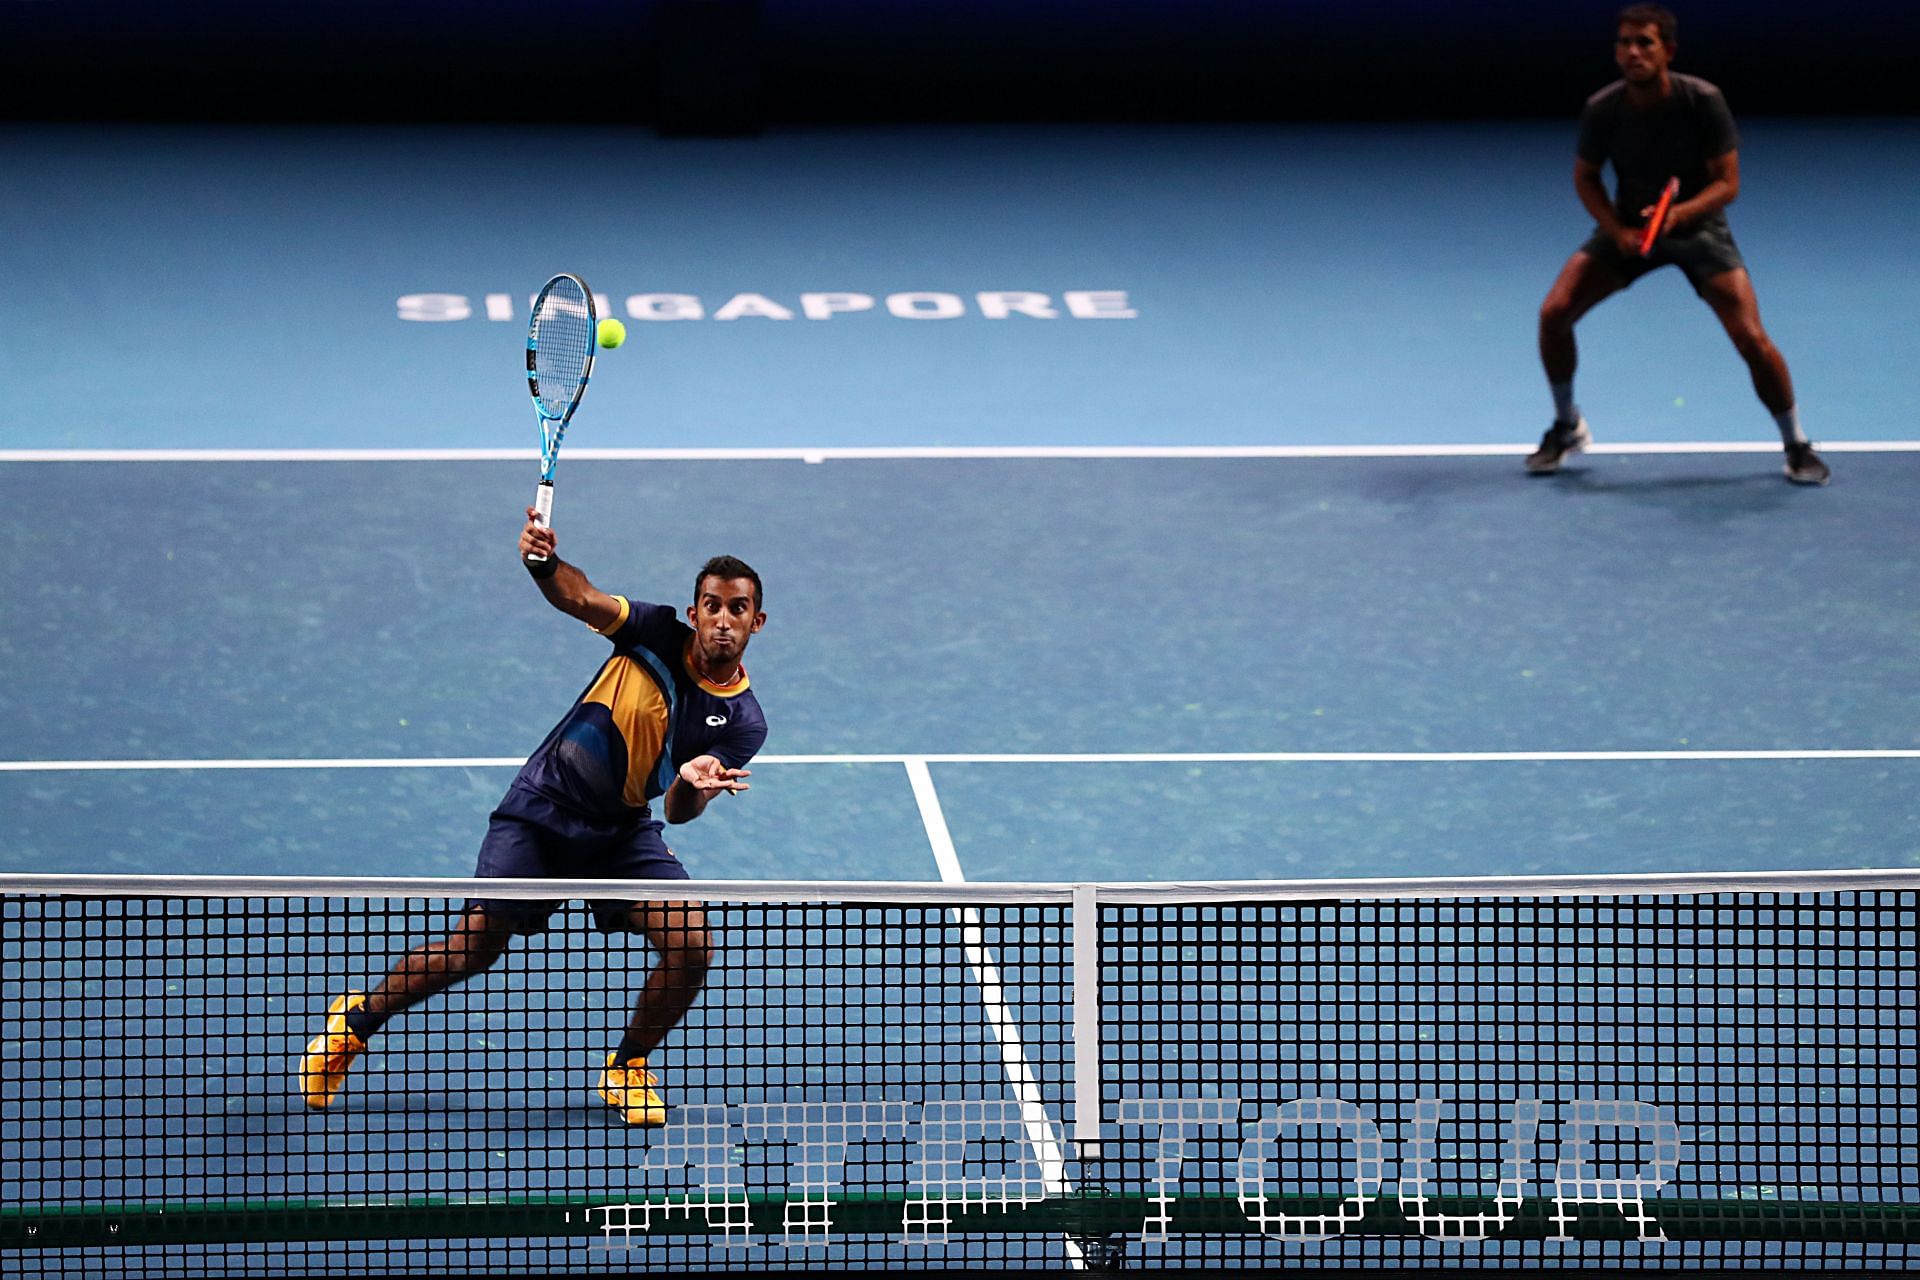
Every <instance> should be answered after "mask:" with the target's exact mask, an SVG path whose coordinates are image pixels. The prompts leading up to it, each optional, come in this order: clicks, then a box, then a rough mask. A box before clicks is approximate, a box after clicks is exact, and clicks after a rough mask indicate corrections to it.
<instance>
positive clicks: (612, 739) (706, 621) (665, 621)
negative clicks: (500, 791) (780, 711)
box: [300, 507, 767, 1126]
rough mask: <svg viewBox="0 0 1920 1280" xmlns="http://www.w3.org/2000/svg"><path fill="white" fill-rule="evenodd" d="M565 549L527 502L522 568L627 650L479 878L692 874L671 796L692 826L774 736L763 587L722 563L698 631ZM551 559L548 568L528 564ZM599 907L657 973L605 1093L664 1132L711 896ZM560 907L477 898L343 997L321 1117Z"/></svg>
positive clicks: (602, 917)
mask: <svg viewBox="0 0 1920 1280" xmlns="http://www.w3.org/2000/svg"><path fill="white" fill-rule="evenodd" d="M554 546H555V540H554V534H553V531H552V530H551V529H548V528H545V527H543V526H542V525H540V524H539V523H538V522H537V521H536V520H535V518H534V511H533V508H531V507H529V508H527V524H526V527H525V528H523V529H522V530H521V531H520V555H521V560H522V563H524V564H526V567H527V569H528V571H529V572H530V573H532V574H533V575H534V579H535V581H536V582H537V583H538V584H539V587H540V591H541V594H543V595H544V596H546V598H547V603H548V604H551V605H552V606H553V607H554V608H556V609H558V610H560V612H562V613H565V614H568V615H569V616H571V617H575V618H578V619H579V620H580V621H582V622H584V623H586V624H587V625H588V626H589V627H592V628H593V629H594V630H595V631H597V632H599V633H600V634H601V635H603V636H605V637H607V639H609V640H611V641H612V642H613V653H612V655H611V656H610V657H608V659H607V660H606V662H605V663H604V664H603V665H602V666H601V668H600V671H599V673H598V674H597V675H596V676H595V677H594V678H593V682H592V683H591V684H589V685H588V686H587V688H586V690H585V691H584V692H583V693H581V695H580V697H579V699H578V700H577V701H576V702H575V703H574V705H573V707H572V709H571V710H569V711H568V712H567V715H566V717H565V718H564V719H562V720H561V721H560V723H559V724H557V725H555V726H554V728H553V731H552V732H551V733H549V734H548V735H547V738H546V741H544V742H542V743H541V744H540V747H539V749H538V750H536V751H535V752H534V753H533V755H532V756H531V757H530V758H529V759H528V760H527V762H526V764H525V765H524V766H522V767H521V769H520V772H519V774H518V775H516V776H515V778H514V780H513V783H512V785H511V786H509V787H508V788H507V794H506V795H505V797H504V798H502V799H501V801H500V804H499V806H498V807H497V808H496V809H495V810H494V811H493V815H492V818H491V820H490V822H489V824H488V827H487V834H486V838H485V839H484V840H483V841H482V842H481V845H480V862H479V866H478V867H477V868H476V869H475V872H474V874H475V875H476V876H483V877H485V876H512V877H519V878H564V877H573V878H580V877H588V878H596V879H650V880H685V879H687V878H688V877H687V871H686V868H685V867H683V866H681V864H680V860H679V859H678V858H676V857H675V856H674V854H673V852H672V851H671V850H670V849H668V848H667V845H666V841H665V840H664V839H663V838H662V836H661V830H662V827H661V823H660V821H659V820H658V819H656V818H655V817H654V816H653V812H652V809H651V803H652V802H653V801H654V800H656V799H657V800H660V801H661V806H660V807H661V813H662V815H663V816H664V817H665V818H666V820H667V821H668V822H670V823H682V822H691V821H693V820H694V819H695V818H697V817H699V816H700V815H701V813H702V812H704V811H705V809H706V807H707V805H708V803H709V802H710V801H712V799H713V798H714V797H715V796H718V795H721V794H723V793H725V792H732V791H745V790H747V787H748V784H747V782H746V778H747V776H748V773H747V769H746V767H745V766H746V764H747V762H748V761H749V760H751V759H752V758H753V755H754V753H755V752H757V751H758V750H759V749H760V746H761V744H762V743H763V742H765V741H766V737H767V724H766V720H765V718H764V717H763V716H762V715H761V712H760V704H759V702H758V701H757V700H756V699H755V697H754V695H753V692H752V690H751V689H750V687H749V682H748V679H747V669H746V668H745V667H744V666H742V665H741V659H742V657H743V656H744V655H745V654H746V651H747V642H748V641H749V640H751V639H752V638H753V636H754V635H756V634H757V633H758V632H759V630H760V628H761V627H763V626H764V625H766V621H767V615H766V614H765V613H764V612H762V611H761V608H760V604H761V590H760V576H759V575H758V574H756V573H755V572H754V571H753V570H752V569H751V568H749V567H748V566H747V565H746V564H744V563H743V562H741V561H739V560H736V559H734V558H733V557H731V556H720V557H716V558H715V559H712V560H709V561H708V562H707V563H706V564H705V565H703V566H702V567H701V569H700V572H699V574H698V576H697V577H696V578H695V580H694V601H693V604H692V606H691V607H689V608H688V610H687V621H686V622H682V621H680V619H679V618H677V617H676V616H675V615H674V611H673V610H672V609H671V608H669V607H667V606H665V605H654V604H641V603H637V602H633V601H629V600H628V599H627V598H626V597H624V596H610V595H607V594H606V593H605V592H602V591H600V590H599V589H598V588H596V587H595V586H594V585H593V584H592V583H591V582H589V581H587V577H586V575H585V574H584V573H582V572H580V570H578V569H576V568H575V567H574V566H572V565H570V564H567V563H565V562H564V561H562V560H560V559H559V557H558V556H557V555H556V554H555V551H554ZM536 553H538V554H540V555H543V556H545V557H546V559H545V560H544V562H534V561H528V560H527V557H528V556H530V555H533V554H536ZM689 624H691V625H689ZM591 905H592V909H593V914H594V918H595V921H596V922H597V924H598V925H599V927H600V929H601V930H602V931H603V932H607V933H638V934H642V935H644V936H645V937H646V939H647V941H648V942H649V943H651V944H652V946H653V949H654V951H655V953H656V961H657V962H656V963H655V965H654V968H653V970H652V971H651V972H650V973H649V974H648V975H647V981H646V984H645V986H644V987H643V988H642V989H641V992H640V995H639V998H638V1000H637V1001H636V1003H635V1005H634V1009H633V1015H632V1018H631V1019H630V1021H629V1022H628V1024H627V1029H626V1034H625V1035H624V1036H623V1037H622V1038H621V1040H620V1043H619V1045H618V1046H617V1047H615V1049H614V1050H613V1052H612V1053H611V1054H610V1055H608V1058H607V1063H606V1069H605V1070H604V1071H603V1072H602V1073H601V1077H600V1084H599V1093H600V1097H601V1098H602V1099H604V1100H605V1101H606V1102H607V1104H608V1105H609V1106H611V1107H613V1108H614V1110H616V1111H618V1112H619V1113H620V1115H621V1116H622V1118H624V1119H625V1120H626V1122H627V1123H628V1124H633V1125H648V1126H654V1125H664V1124H665V1123H666V1122H667V1111H666V1104H665V1102H664V1101H663V1100H662V1098H661V1097H660V1094H659V1093H658V1092H657V1089H658V1084H659V1081H658V1079H657V1078H656V1077H655V1076H654V1075H653V1073H652V1072H651V1071H649V1070H648V1067H647V1057H648V1055H649V1054H651V1053H652V1052H653V1050H654V1048H655V1047H656V1046H657V1045H659V1043H660V1042H661V1040H662V1039H664V1038H665V1037H666V1035H667V1033H668V1032H669V1031H671V1030H672V1029H673V1028H674V1026H675V1025H677V1024H678V1023H679V1021H680V1019H681V1017H682V1016H684V1015H685V1013H686V1011H687V1009H688V1008H689V1007H691V1006H692V1004H693V1001H694V999H695V998H696V997H697V996H698V995H699V993H700V988H701V985H702V984H703V983H704V981H705V979H706V974H707V968H708V965H709V964H710V962H711V960H712V954H713V944H712V942H711V941H710V940H709V938H708V936H707V927H706V918H705V915H704V913H703V912H702V909H701V906H700V904H699V903H697V902H595V903H593V904H591ZM560 906H561V903H560V902H559V901H516V900H512V899H485V898H483V899H476V900H473V901H470V902H468V903H467V905H466V910H465V912H464V913H463V914H462V915H461V917H460V919H459V921H458V923H457V924H456V925H455V926H454V929H453V932H452V933H451V934H450V935H448V936H447V937H445V938H442V939H440V940H439V941H437V942H430V943H427V944H426V945H424V946H421V947H419V948H417V949H415V950H414V951H412V952H411V953H409V954H408V955H407V956H405V957H403V958H402V959H401V960H400V962H399V963H398V964H396V965H395V966H394V968H393V970H392V972H390V973H388V974H387V976H386V978H385V979H384V980H382V981H381V982H380V983H379V985H377V986H376V987H374V989H373V990H372V991H370V992H367V993H365V994H361V993H359V992H351V993H348V994H345V995H342V996H339V997H337V998H336V999H335V1000H334V1001H333V1003H332V1005H331V1006H330V1007H329V1008H328V1010H327V1022H326V1027H325V1029H324V1030H322V1031H321V1032H320V1034H318V1035H316V1036H315V1037H314V1038H313V1040H312V1041H311V1042H310V1043H309V1044H308V1045H307V1050H306V1054H305V1055H304V1056H303V1057H302V1059H301V1061H300V1092H301V1095H302V1097H303V1098H304V1099H305V1100H306V1103H307V1105H308V1106H310V1107H326V1106H328V1105H330V1104H331V1103H332V1102H333V1100H334V1098H335V1097H336V1096H337V1095H338V1094H339V1091H340V1088H341V1086H342V1085H343V1084H344V1083H345V1081H346V1073H347V1069H348V1067H349V1066H351V1065H352V1063H353V1060H354V1059H355V1058H356V1057H358V1056H359V1055H360V1054H361V1053H363V1052H365V1050H366V1048H367V1045H368V1043H369V1042H370V1041H371V1040H372V1038H373V1036H374V1033H375V1032H377V1031H378V1030H380V1028H381V1026H382V1025H384V1024H385V1023H386V1021H387V1019H389V1018H391V1017H392V1016H393V1015H395V1014H397V1013H399V1012H401V1011H402V1010H404V1009H407V1008H409V1007H411V1006H412V1005H415V1004H417V1003H419V1002H420V1001H421V1000H424V999H425V998H427V997H428V996H431V995H434V994H436V993H438V992H441V991H445V990H446V989H447V988H448V987H451V986H453V985H454V984H455V983H457V982H460V981H463V980H464V979H467V978H470V977H472V976H473V975H474V974H476V973H479V972H481V971H482V970H484V969H485V968H487V967H488V966H489V965H491V964H492V963H493V962H494V961H495V960H497V959H499V958H500V956H501V955H502V953H504V952H505V951H506V949H507V947H508V945H509V944H510V943H511V942H512V940H513V938H514V936H515V935H516V934H534V933H539V932H541V931H543V930H545V929H546V927H547V924H548V922H549V920H550V919H551V918H552V916H553V913H554V912H555V911H556V910H557V909H558V908H559V907H560Z"/></svg>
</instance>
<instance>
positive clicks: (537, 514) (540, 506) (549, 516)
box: [527, 480, 553, 564]
mask: <svg viewBox="0 0 1920 1280" xmlns="http://www.w3.org/2000/svg"><path fill="white" fill-rule="evenodd" d="M533 522H534V523H535V524H537V525H539V526H540V527H541V528H542V529H551V528H552V527H553V481H551V480H542V481H541V482H540V487H539V488H538V489H535V490H534V491H533ZM527 561H528V563H530V564H545V563H546V562H547V558H546V557H545V556H541V555H532V556H528V557H527Z"/></svg>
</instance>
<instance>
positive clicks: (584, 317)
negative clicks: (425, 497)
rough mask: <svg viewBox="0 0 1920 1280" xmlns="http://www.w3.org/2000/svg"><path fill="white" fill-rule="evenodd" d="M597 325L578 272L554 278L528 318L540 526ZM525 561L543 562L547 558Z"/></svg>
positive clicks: (588, 371) (545, 521) (589, 371)
mask: <svg viewBox="0 0 1920 1280" xmlns="http://www.w3.org/2000/svg"><path fill="white" fill-rule="evenodd" d="M597 329H598V325H597V321H596V319H595V317H594V313H593V292H592V290H590V289H588V288H587V286H586V284H585V283H584V282H583V281H582V280H581V279H580V277H579V276H569V275H558V276H555V277H554V278H553V279H551V280H549V281H547V283H546V287H545V288H543V289H541V290H540V296H539V297H538V298H536V299H535V300H534V303H533V318H532V319H531V320H529V321H528V322H527V390H528V391H530V392H532V393H533V408H534V412H536V413H538V414H539V415H540V487H539V488H538V489H537V490H535V491H534V496H533V510H534V519H535V521H537V522H538V523H539V524H540V525H541V526H542V527H546V526H549V525H551V524H552V522H553V468H554V464H555V463H557V462H558V461H559V460H560V441H561V440H562V439H564V438H565V437H566V434H567V424H568V423H569V422H571V421H573V411H574V410H575V409H578V408H579V407H580V398H581V397H582V396H584V395H586V394H587V379H588V378H591V377H592V376H593V349H594V344H595V341H596V333H597ZM527 559H528V560H530V561H536V562H544V561H545V560H546V557H545V556H542V555H533V556H528V557H527Z"/></svg>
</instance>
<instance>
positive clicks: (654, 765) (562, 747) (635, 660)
mask: <svg viewBox="0 0 1920 1280" xmlns="http://www.w3.org/2000/svg"><path fill="white" fill-rule="evenodd" d="M614 600H615V601H616V602H618V604H619V606H620V613H619V616H618V617H616V618H615V619H614V621H613V622H612V624H611V625H609V626H607V627H606V628H604V629H603V630H602V631H601V634H602V635H604V636H606V637H607V638H608V639H609V640H611V641H613V654H612V656H611V657H609V658H608V659H607V660H606V662H605V663H604V664H603V665H602V666H601V668H600V671H599V673H598V674H597V675H595V676H594V678H593V681H592V683H590V684H589V685H588V686H587V687H586V688H585V689H584V690H583V691H582V692H581V694H580V697H579V698H578V699H577V700H576V701H575V702H574V704H573V708H572V710H570V711H568V712H567V715H566V718H565V719H563V720H561V721H560V723H559V724H557V725H555V726H554V727H553V732H551V733H549V734H548V735H547V738H546V741H544V742H542V743H541V744H540V746H539V749H538V750H536V751H535V752H534V753H533V755H532V756H530V757H529V758H528V760H527V762H526V764H524V765H522V766H521V768H520V772H519V774H518V775H516V776H515V778H514V780H513V785H512V786H511V787H510V788H508V791H507V795H506V798H505V799H503V800H502V801H501V802H500V808H499V811H500V812H503V813H506V814H509V815H515V816H522V817H525V818H528V819H529V820H532V821H535V822H538V823H540V824H541V825H542V826H548V827H551V826H553V825H555V821H556V819H560V820H563V821H564V820H565V819H575V820H577V826H578V827H579V828H580V830H579V831H578V834H580V835H582V836H604V835H606V834H608V833H610V832H614V831H618V830H621V829H630V828H632V827H634V826H637V825H651V826H654V827H658V826H659V825H660V823H659V822H658V820H657V819H655V818H654V817H653V814H652V811H651V809H650V808H649V804H648V802H649V801H651V800H653V799H654V798H656V797H658V796H661V795H664V794H665V793H666V790H667V788H668V786H670V785H671V784H672V782H673V780H674V777H675V775H676V774H677V773H678V771H679V768H680V766H681V765H683V764H685V763H686V762H687V761H689V760H691V759H693V758H694V757H695V756H700V755H711V756H714V757H716V758H717V759H718V760H719V761H720V762H721V763H722V764H724V765H727V766H728V767H729V768H734V769H740V768H744V767H745V766H746V764H747V762H748V761H749V760H751V759H753V756H754V753H755V752H757V751H759V750H760V746H761V744H762V743H764V742H765V741H766V740H767V722H766V718H765V717H764V716H763V715H762V714H761V712H760V702H759V700H758V699H757V698H755V697H754V695H753V692H752V689H751V687H750V681H749V680H748V679H747V669H746V668H745V667H744V666H743V667H741V668H740V674H739V678H738V679H736V680H735V681H734V682H733V683H732V684H730V685H727V686H725V687H722V686H720V685H715V684H711V683H709V682H708V681H706V680H705V679H703V678H702V677H700V676H699V675H697V674H696V673H695V672H694V670H693V667H692V663H691V658H692V652H693V628H692V627H689V626H688V625H687V624H686V623H684V622H682V621H681V620H680V618H679V617H678V616H677V615H676V614H675V613H674V611H673V609H671V608H670V607H668V606H666V605H660V604H645V603H634V602H630V601H629V600H628V599H627V598H626V597H625V596H615V597H614ZM529 793H530V794H529ZM516 797H518V799H516ZM533 797H538V800H535V799H533ZM539 801H545V803H544V804H542V803H539ZM556 809H557V810H558V811H559V813H558V814H556V813H554V812H553V811H554V810H556ZM566 825H569V826H574V825H576V823H574V822H568V823H567V824H566Z"/></svg>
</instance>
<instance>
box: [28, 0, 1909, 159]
mask: <svg viewBox="0 0 1920 1280" xmlns="http://www.w3.org/2000/svg"><path fill="white" fill-rule="evenodd" d="M1617 7H1618V6H1617V5H1614V4H1609V3H1568V2H1566V0H1482V2H1481V3H1461V2H1458V0H1454V2H1449V3H1440V2H1438V0H760V2H759V3H749V2H748V0H697V2H696V0H626V2H624V3H622V2H616V0H539V2H537V3H535V2H528V3H501V2H500V0H465V2H464V3H455V2H453V0H383V2H381V3H368V2H366V0H338V2H328V0H280V2H272V0H266V2H256V3H239V2H238V0H102V2H99V3H89V2H87V0H0V118H5V119H10V120H23V121H52V120H82V121H121V120H210V121H380V120H420V121H432V120H473V121H549V120H569V119H571V120H592V121H603V122H612V123H652V124H656V125H659V126H661V127H663V128H664V129H665V130H667V131H684V132H720V133H725V132H738V131H751V130H752V129H754V128H757V127H760V126H762V125H787V124H807V123H816V122H840V121H917V120H937V121H962V120H1131V121H1139V120H1364V119H1409V118H1412V119H1419V118H1455V119H1459V118H1515V117H1533V116H1548V117H1566V116H1569V115H1570V114H1572V113H1573V112H1575V111H1577V110H1578V108H1579V105H1580V103H1581V101H1582V100H1583V99H1584V97H1585V96H1586V94H1587V93H1589V92H1591V91H1592V90H1593V89H1595V88H1597V87H1599V86H1600V85H1601V84H1603V83H1605V82H1606V81H1607V80H1609V79H1611V78H1612V74H1613V68H1612V64H1611V61H1610V57H1609V48H1608V41H1609V33H1610V29H1611V18H1612V14H1613V13H1614V11H1615V9H1616V8H1617ZM1673 7H1674V8H1675V9H1676V10H1677V11H1678V12H1679V15H1680V22H1681V27H1680V34H1681V41H1680V43H1681V59H1680V63H1679V67H1680V69H1682V70H1687V71H1691V72H1694V73H1695V74H1698V75H1702V76H1705V77H1707V78H1708V79H1711V80H1714V81H1716V82H1718V83H1720V84H1721V85H1722V86H1723V87H1724V88H1725V89H1726V90H1727V93H1728V96H1729V99H1730V101H1731V102H1732V104H1733V106H1734V109H1735V111H1736V112H1738V113H1740V114H1742V115H1755V114H1776V115H1777V114H1787V115H1835V114H1909V113H1913V112H1915V111H1916V110H1920V88H1917V87H1916V80H1920V75H1916V71H1917V70H1920V67H1917V66H1916V63H1917V62H1920V57H1917V55H1920V0H1854V2H1852V3H1846V2H1841V3H1822V4H1808V3H1788V2H1787V0H1687V2H1684V3H1680V4H1676V5H1674V6H1673Z"/></svg>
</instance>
